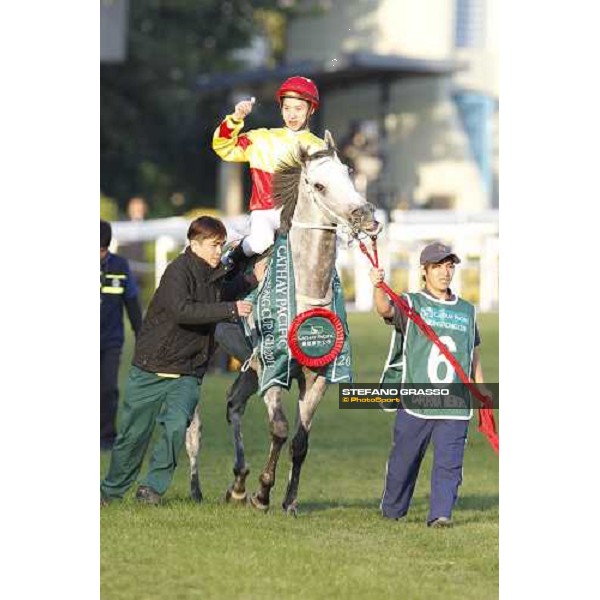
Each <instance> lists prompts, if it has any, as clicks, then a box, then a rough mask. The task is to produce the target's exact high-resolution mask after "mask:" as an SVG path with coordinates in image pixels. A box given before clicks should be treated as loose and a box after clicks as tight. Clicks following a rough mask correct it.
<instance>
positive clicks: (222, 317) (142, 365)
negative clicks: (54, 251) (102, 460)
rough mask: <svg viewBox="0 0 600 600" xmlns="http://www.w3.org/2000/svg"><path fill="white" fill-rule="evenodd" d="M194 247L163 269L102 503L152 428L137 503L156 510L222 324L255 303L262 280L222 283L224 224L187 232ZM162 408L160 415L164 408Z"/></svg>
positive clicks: (130, 473) (135, 463) (258, 273)
mask: <svg viewBox="0 0 600 600" xmlns="http://www.w3.org/2000/svg"><path fill="white" fill-rule="evenodd" d="M187 237H188V240H189V246H188V247H187V248H186V250H185V252H184V253H183V254H181V255H179V256H178V257H177V258H176V259H175V260H174V261H173V262H172V263H171V264H170V265H169V266H168V267H167V269H166V270H165V273H164V275H163V277H162V279H161V281H160V285H159V287H158V289H157V290H156V292H155V294H154V296H153V298H152V300H151V302H150V306H149V307H148V311H147V313H146V316H145V318H144V322H143V324H142V328H141V331H140V333H139V335H138V338H137V342H136V347H135V354H134V358H133V364H132V366H131V369H130V372H129V377H128V381H127V387H126V391H125V402H124V405H123V412H122V416H121V423H120V427H119V434H118V436H117V439H116V442H115V445H114V448H113V452H112V456H111V464H110V468H109V471H108V474H107V476H106V478H105V479H104V480H103V481H102V482H101V484H100V495H101V502H102V503H106V502H108V501H110V500H113V499H116V498H121V497H122V496H123V494H124V493H125V492H126V491H127V489H129V487H130V486H131V485H132V483H133V482H134V480H135V478H136V477H137V475H138V473H139V471H140V468H141V465H142V461H143V459H144V454H145V452H146V449H147V447H148V444H149V442H150V438H151V436H152V432H153V430H154V425H155V422H156V423H158V424H159V425H160V426H161V433H160V437H159V440H158V441H157V443H156V444H155V446H154V448H153V451H152V455H151V458H150V464H149V467H148V474H147V475H146V478H145V479H144V481H143V482H142V483H141V485H140V487H139V488H138V491H137V494H136V497H137V498H138V499H139V500H142V501H145V502H149V503H153V504H157V503H158V502H159V501H160V498H161V496H162V495H163V494H164V493H165V491H166V490H167V488H168V487H169V485H170V483H171V480H172V478H173V473H174V471H175V467H176V465H177V456H178V454H179V452H180V450H181V448H182V446H183V443H184V441H185V432H186V429H187V427H188V425H189V423H190V422H191V419H192V417H193V413H194V409H195V408H196V404H197V403H198V400H199V396H200V386H201V384H202V378H203V377H204V373H205V372H206V368H207V365H208V362H209V360H210V358H211V356H212V353H213V351H214V346H215V342H214V331H215V326H216V324H217V323H218V322H219V321H229V322H236V321H237V320H238V319H239V317H245V316H248V315H249V314H250V312H251V311H252V305H251V303H249V302H245V301H243V300H237V301H236V300H235V298H239V297H243V296H245V295H246V294H247V293H248V292H249V291H250V290H252V289H253V288H254V287H256V286H257V285H258V278H260V279H262V277H263V276H264V266H261V265H258V266H257V267H255V270H254V273H253V274H251V275H243V274H240V275H239V276H237V277H234V278H227V279H224V276H225V275H226V274H227V272H228V267H227V266H222V265H221V263H220V259H221V252H222V249H223V243H224V241H225V238H226V230H225V226H224V225H223V223H222V222H221V221H219V220H218V219H214V218H212V217H208V216H204V217H200V218H198V219H196V220H195V221H193V222H192V224H191V225H190V227H189V230H188V235H187ZM163 406H164V410H162V411H161V408H163Z"/></svg>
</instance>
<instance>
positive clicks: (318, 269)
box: [186, 131, 381, 515]
mask: <svg viewBox="0 0 600 600" xmlns="http://www.w3.org/2000/svg"><path fill="white" fill-rule="evenodd" d="M324 139H325V144H326V147H325V149H323V150H319V151H316V152H314V153H312V154H309V153H308V151H307V150H305V149H304V148H302V147H299V148H298V154H297V156H296V157H295V159H294V160H291V161H288V162H285V163H282V164H281V165H280V166H279V167H278V169H277V171H276V172H275V175H274V178H273V191H274V198H275V201H276V203H277V204H278V205H279V206H281V207H282V211H281V231H282V232H285V233H287V232H289V243H290V249H291V253H292V262H293V264H294V281H295V290H296V306H297V312H298V314H299V313H301V312H304V311H306V310H309V309H311V308H315V307H321V308H328V309H331V307H332V300H333V299H332V294H331V284H332V278H333V274H334V267H335V257H336V231H337V228H338V226H342V227H344V228H346V229H347V230H349V232H351V234H353V235H358V234H359V233H363V234H366V235H369V236H371V235H376V234H377V233H379V230H380V227H381V226H380V224H379V223H377V221H376V220H375V217H374V207H373V205H371V204H369V203H368V202H367V201H366V200H365V199H364V198H363V197H362V196H361V195H360V194H359V193H358V192H357V191H356V189H355V187H354V184H353V182H352V179H351V177H350V173H349V170H348V167H347V166H346V165H345V164H344V163H342V161H340V159H339V157H338V155H337V152H336V148H335V143H334V141H333V138H332V136H331V134H330V133H329V132H328V131H326V132H325V137H324ZM226 333H227V332H226V330H225V329H224V328H220V330H218V331H217V337H219V338H220V339H219V341H220V342H221V343H222V344H223V345H224V346H225V348H226V349H227V350H228V351H230V352H231V353H232V354H233V355H234V356H236V357H237V358H239V359H241V360H245V359H247V358H248V357H250V355H251V349H250V347H249V346H244V344H243V342H242V341H239V340H236V336H238V335H239V334H237V333H235V332H234V331H233V330H231V329H230V330H229V334H232V335H226ZM250 367H251V368H249V369H248V370H247V371H245V372H242V373H240V375H239V376H238V378H237V380H236V381H235V383H234V384H233V386H232V387H231V388H230V390H229V391H228V402H227V406H228V409H227V418H228V420H229V422H230V423H232V426H233V433H234V446H235V464H234V476H235V480H234V482H233V484H232V485H231V486H230V488H229V489H228V490H227V493H226V500H227V501H234V502H244V503H245V502H246V500H247V492H246V486H245V482H246V477H247V475H248V472H249V471H248V467H247V465H246V463H245V459H244V448H243V442H242V433H241V417H242V415H243V412H244V409H245V406H246V402H247V400H248V398H249V397H250V396H251V395H252V394H254V393H255V392H256V391H257V389H258V377H257V373H258V374H259V375H260V363H259V362H258V360H257V359H256V357H254V356H253V357H252V358H251V360H250ZM293 375H294V377H295V378H296V379H297V382H298V388H299V402H298V408H297V415H296V426H295V433H294V437H293V438H292V442H291V445H290V455H291V462H292V465H291V470H290V474H289V480H288V486H287V490H286V494H285V499H284V501H283V504H282V506H283V508H284V510H285V511H287V512H288V513H289V514H294V515H295V514H297V495H298V486H299V482H300V471H301V468H302V464H303V462H304V459H305V458H306V454H307V452H308V438H309V432H310V428H311V424H312V419H313V416H314V414H315V412H316V410H317V407H318V405H319V402H320V401H321V399H322V398H323V395H324V394H325V391H326V388H327V383H326V378H325V376H324V368H320V369H309V368H307V367H301V368H298V369H296V371H295V372H294V373H293ZM282 391H283V389H282V388H281V387H280V386H277V385H274V386H272V387H270V388H269V389H267V391H266V392H265V394H264V396H263V399H264V402H265V404H266V406H267V411H268V417H269V428H270V435H271V445H270V449H269V456H268V459H267V463H266V465H265V467H264V469H263V471H262V472H261V474H260V476H259V489H258V491H257V492H256V493H255V494H253V495H252V497H251V498H250V503H251V504H252V506H254V507H255V508H257V509H259V510H262V511H266V510H268V508H269V504H270V492H271V488H272V487H273V485H274V484H275V473H276V469H277V462H278V460H279V456H280V453H281V449H282V447H283V446H284V444H285V442H286V441H287V438H288V432H289V425H288V421H287V418H286V416H285V412H284V410H283V406H282ZM200 434H201V421H200V416H199V413H198V410H196V414H195V416H194V420H193V422H192V424H191V425H190V427H189V429H188V433H187V437H186V448H187V450H188V456H189V458H190V474H191V479H190V480H191V494H192V497H193V498H195V499H196V500H201V499H202V494H201V491H200V486H199V478H198V463H197V457H198V452H199V449H200Z"/></svg>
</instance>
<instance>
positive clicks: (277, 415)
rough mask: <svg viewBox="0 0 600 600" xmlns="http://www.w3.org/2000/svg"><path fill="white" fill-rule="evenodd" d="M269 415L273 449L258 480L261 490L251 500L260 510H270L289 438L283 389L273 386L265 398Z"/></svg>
mask: <svg viewBox="0 0 600 600" xmlns="http://www.w3.org/2000/svg"><path fill="white" fill-rule="evenodd" d="M264 400H265V403H266V405H267V410H268V413H269V426H270V430H271V447H270V450H269V458H268V460H267V464H266V465H265V468H264V470H263V472H262V473H261V474H260V477H259V478H258V481H259V484H260V488H259V490H258V492H257V493H256V494H254V495H253V496H252V498H251V502H252V505H253V506H254V507H255V508H258V509H260V510H265V511H266V510H268V508H269V502H270V495H271V488H272V487H273V486H274V485H275V472H276V470H277V461H278V460H279V455H280V453H281V448H282V447H283V445H284V444H285V442H286V440H287V436H288V422H287V419H286V418H285V414H284V412H283V407H282V405H281V388H280V387H278V386H273V387H271V388H269V389H268V390H267V391H266V393H265V396H264Z"/></svg>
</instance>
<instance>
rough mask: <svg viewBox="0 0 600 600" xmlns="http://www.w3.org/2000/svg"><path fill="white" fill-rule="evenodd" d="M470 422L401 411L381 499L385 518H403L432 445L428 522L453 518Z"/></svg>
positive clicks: (398, 416)
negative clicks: (427, 416)
mask: <svg viewBox="0 0 600 600" xmlns="http://www.w3.org/2000/svg"><path fill="white" fill-rule="evenodd" d="M468 428H469V421H459V420H453V419H420V418H418V417H413V416H412V415H410V414H408V413H407V412H406V411H405V410H402V409H400V410H398V413H397V415H396V424H395V426H394V443H393V446H392V450H391V452H390V458H389V460H388V464H387V471H386V476H385V488H384V490H383V498H382V500H381V511H382V513H383V516H384V517H388V518H391V519H397V518H399V517H403V516H404V515H405V514H406V513H407V512H408V508H409V506H410V501H411V499H412V496H413V493H414V491H415V484H416V483H417V477H418V475H419V469H420V467H421V461H422V460H423V456H425V451H426V450H427V446H428V445H429V442H430V441H432V442H433V468H432V471H431V497H430V505H429V515H428V517H427V523H431V522H432V521H433V520H435V519H437V518H438V517H447V518H450V517H451V515H452V509H453V508H454V505H455V504H456V500H457V497H458V486H459V485H460V484H461V483H462V466H463V457H464V452H465V442H466V439H467V430H468Z"/></svg>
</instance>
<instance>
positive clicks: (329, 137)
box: [323, 129, 337, 150]
mask: <svg viewBox="0 0 600 600" xmlns="http://www.w3.org/2000/svg"><path fill="white" fill-rule="evenodd" d="M323 139H324V140H325V143H326V144H327V149H328V150H331V149H332V148H333V150H337V148H336V147H335V142H334V141H333V136H332V135H331V133H330V132H329V129H326V130H325V137H324V138H323Z"/></svg>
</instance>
